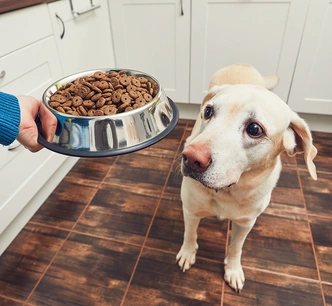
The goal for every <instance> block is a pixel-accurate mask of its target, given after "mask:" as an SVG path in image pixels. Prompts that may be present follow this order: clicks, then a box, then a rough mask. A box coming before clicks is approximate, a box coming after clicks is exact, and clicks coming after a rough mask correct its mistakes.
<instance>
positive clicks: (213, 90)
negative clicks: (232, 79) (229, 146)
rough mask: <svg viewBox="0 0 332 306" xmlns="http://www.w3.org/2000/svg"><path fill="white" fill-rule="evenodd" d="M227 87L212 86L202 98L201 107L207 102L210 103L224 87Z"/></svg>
mask: <svg viewBox="0 0 332 306" xmlns="http://www.w3.org/2000/svg"><path fill="white" fill-rule="evenodd" d="M227 86H229V85H214V86H213V87H212V88H211V89H210V90H209V91H208V93H207V94H206V96H205V97H204V99H203V102H202V105H201V106H203V105H204V104H205V103H206V102H207V101H210V100H211V99H212V98H213V97H214V96H215V95H216V94H217V93H218V92H220V91H221V90H222V89H223V88H224V87H227Z"/></svg>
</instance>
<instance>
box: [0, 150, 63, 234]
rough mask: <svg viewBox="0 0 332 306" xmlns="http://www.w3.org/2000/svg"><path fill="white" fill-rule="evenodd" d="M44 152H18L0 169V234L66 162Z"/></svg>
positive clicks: (50, 153) (58, 156) (59, 156)
mask: <svg viewBox="0 0 332 306" xmlns="http://www.w3.org/2000/svg"><path fill="white" fill-rule="evenodd" d="M66 158H67V157H66V156H64V155H60V154H55V153H53V152H50V151H48V150H46V149H43V150H41V151H39V152H38V153H31V152H30V151H28V150H25V149H21V150H20V152H19V153H18V154H17V155H16V156H15V158H13V159H11V160H10V161H9V162H8V163H7V164H6V165H5V166H4V167H3V168H2V169H1V170H0V234H1V233H2V232H3V230H4V229H5V228H6V227H7V226H8V225H9V224H10V223H11V222H12V220H13V219H14V218H15V217H16V216H17V215H18V213H19V212H20V211H21V210H22V209H23V208H24V207H25V206H26V204H27V203H28V202H29V201H30V200H31V199H32V198H33V197H34V195H35V194H36V193H37V192H38V191H39V190H40V189H41V188H42V187H43V185H44V184H45V182H47V181H48V180H49V179H50V178H51V176H52V175H53V173H54V172H55V171H56V170H57V169H58V168H59V167H60V165H61V164H62V163H63V162H64V161H65V160H66Z"/></svg>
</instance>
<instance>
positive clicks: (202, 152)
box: [182, 144, 211, 173]
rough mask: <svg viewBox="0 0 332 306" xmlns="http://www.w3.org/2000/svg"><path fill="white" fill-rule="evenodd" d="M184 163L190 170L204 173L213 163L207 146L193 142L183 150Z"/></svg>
mask: <svg viewBox="0 0 332 306" xmlns="http://www.w3.org/2000/svg"><path fill="white" fill-rule="evenodd" d="M182 158H183V163H184V164H185V166H186V167H187V168H189V169H190V170H192V171H194V172H197V173H203V172H204V171H206V169H207V168H208V167H209V166H210V164H211V155H210V152H209V151H208V150H207V148H206V146H202V145H198V144H193V145H189V146H188V147H186V148H185V149H184V150H183V151H182Z"/></svg>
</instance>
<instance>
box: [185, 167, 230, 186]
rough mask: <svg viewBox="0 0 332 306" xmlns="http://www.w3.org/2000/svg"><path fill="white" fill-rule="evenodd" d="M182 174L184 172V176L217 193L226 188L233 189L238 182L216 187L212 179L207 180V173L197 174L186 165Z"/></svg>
mask: <svg viewBox="0 0 332 306" xmlns="http://www.w3.org/2000/svg"><path fill="white" fill-rule="evenodd" d="M181 172H182V175H183V176H186V177H190V178H192V179H194V180H196V181H198V182H199V183H201V184H202V185H203V186H204V187H206V188H208V189H212V190H214V191H216V192H218V190H221V189H223V188H225V187H231V186H233V185H235V184H236V182H232V183H230V184H225V185H220V186H219V185H216V184H214V183H213V181H212V180H211V179H208V178H207V175H206V174H205V173H198V172H195V171H193V170H191V169H190V168H188V167H187V166H186V165H185V164H182V169H181Z"/></svg>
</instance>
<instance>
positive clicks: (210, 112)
mask: <svg viewBox="0 0 332 306" xmlns="http://www.w3.org/2000/svg"><path fill="white" fill-rule="evenodd" d="M212 115H213V107H212V106H207V107H205V110H204V119H205V120H207V119H210V118H211V117H212Z"/></svg>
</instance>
